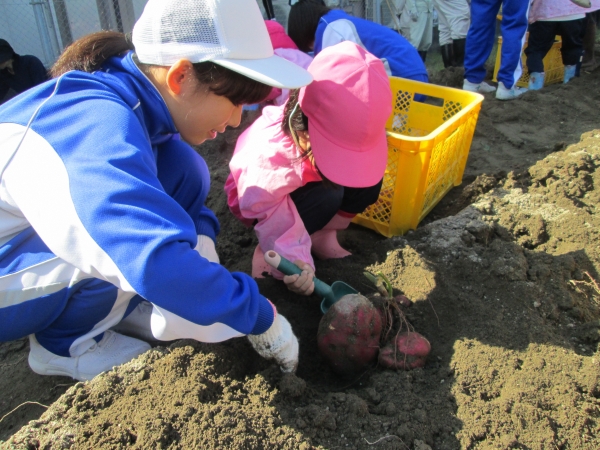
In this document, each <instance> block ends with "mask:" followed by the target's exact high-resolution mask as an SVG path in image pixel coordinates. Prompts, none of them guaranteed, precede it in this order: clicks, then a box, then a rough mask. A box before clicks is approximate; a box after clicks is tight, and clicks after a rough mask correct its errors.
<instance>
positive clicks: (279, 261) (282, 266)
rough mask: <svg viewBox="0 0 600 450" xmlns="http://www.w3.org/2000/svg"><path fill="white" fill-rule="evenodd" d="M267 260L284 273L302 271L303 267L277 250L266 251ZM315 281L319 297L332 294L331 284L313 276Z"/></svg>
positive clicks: (294, 273) (290, 273)
mask: <svg viewBox="0 0 600 450" xmlns="http://www.w3.org/2000/svg"><path fill="white" fill-rule="evenodd" d="M265 261H266V263H267V264H268V265H270V266H271V267H273V268H275V269H277V270H279V271H280V272H281V273H283V274H284V275H300V274H301V273H302V269H300V267H298V266H297V265H296V264H294V263H293V262H291V261H290V260H289V259H287V258H284V257H283V256H281V255H280V254H279V253H277V252H276V251H275V250H269V251H268V252H266V253H265ZM313 282H314V283H315V294H317V295H318V296H319V297H327V296H328V295H331V286H329V285H328V284H325V283H323V282H322V281H321V280H319V279H318V278H317V277H314V278H313Z"/></svg>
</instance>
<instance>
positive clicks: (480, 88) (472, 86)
mask: <svg viewBox="0 0 600 450" xmlns="http://www.w3.org/2000/svg"><path fill="white" fill-rule="evenodd" d="M463 90H464V91H470V92H479V93H480V94H487V93H488V92H494V91H495V90H496V88H495V87H494V86H491V85H489V84H487V83H486V82H485V81H482V82H481V83H471V82H470V81H469V80H467V79H466V78H465V80H464V82H463Z"/></svg>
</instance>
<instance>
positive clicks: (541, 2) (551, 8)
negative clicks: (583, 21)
mask: <svg viewBox="0 0 600 450" xmlns="http://www.w3.org/2000/svg"><path fill="white" fill-rule="evenodd" d="M598 9H600V0H592V7H591V8H581V7H580V6H577V5H576V4H575V3H571V2H570V1H569V0H533V3H531V8H530V10H529V23H533V22H535V21H537V20H544V19H553V18H554V17H562V16H569V15H571V14H585V13H589V12H592V11H596V10H598Z"/></svg>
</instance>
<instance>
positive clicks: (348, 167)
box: [309, 127, 388, 188]
mask: <svg viewBox="0 0 600 450" xmlns="http://www.w3.org/2000/svg"><path fill="white" fill-rule="evenodd" d="M309 133H310V147H311V149H312V153H313V155H314V157H315V163H316V165H317V167H318V168H319V170H320V171H321V173H322V174H323V175H325V177H326V178H327V179H328V180H330V181H333V182H334V183H336V184H339V185H341V186H345V187H352V188H363V187H371V186H375V185H376V184H377V183H379V182H380V181H381V179H382V178H383V175H384V174H385V167H386V165H387V158H388V150H387V149H388V145H387V136H386V133H385V130H383V129H382V130H381V137H380V138H378V140H377V142H375V143H373V145H372V147H371V148H370V149H369V150H362V151H355V150H350V149H347V148H344V147H340V146H339V145H335V144H333V143H331V141H329V140H328V139H327V138H326V137H325V136H323V134H322V133H321V132H320V131H319V130H318V129H315V128H314V127H313V128H312V129H310V127H309Z"/></svg>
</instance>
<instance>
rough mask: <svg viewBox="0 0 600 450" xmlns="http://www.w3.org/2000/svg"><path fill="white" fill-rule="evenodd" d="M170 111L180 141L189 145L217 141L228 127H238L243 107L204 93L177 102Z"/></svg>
mask: <svg viewBox="0 0 600 450" xmlns="http://www.w3.org/2000/svg"><path fill="white" fill-rule="evenodd" d="M169 110H170V112H171V116H172V117H173V121H174V122H175V127H176V128H177V130H178V131H179V133H180V134H181V137H182V139H183V140H185V141H186V142H188V143H190V144H192V145H199V144H201V143H203V142H204V141H206V140H207V139H214V138H216V137H217V133H223V132H224V131H225V129H226V128H227V126H231V127H234V128H235V127H237V126H239V124H240V122H241V119H242V105H239V106H235V105H234V104H233V103H231V101H230V100H229V99H228V98H226V97H222V96H219V95H215V94H213V93H212V92H209V91H206V90H204V89H202V90H196V92H194V93H191V94H189V95H187V96H186V97H184V98H182V99H180V102H177V103H175V104H174V105H173V106H172V107H169Z"/></svg>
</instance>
